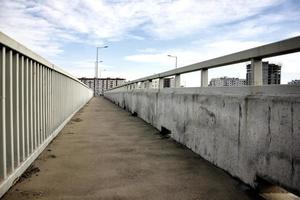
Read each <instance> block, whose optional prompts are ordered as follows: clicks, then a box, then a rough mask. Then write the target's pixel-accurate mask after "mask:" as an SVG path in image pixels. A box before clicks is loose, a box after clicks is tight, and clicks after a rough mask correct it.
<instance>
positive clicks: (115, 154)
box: [3, 98, 255, 200]
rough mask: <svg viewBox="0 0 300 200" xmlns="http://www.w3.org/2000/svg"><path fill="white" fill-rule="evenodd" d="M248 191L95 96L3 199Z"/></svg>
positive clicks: (212, 195) (213, 195) (225, 195)
mask: <svg viewBox="0 0 300 200" xmlns="http://www.w3.org/2000/svg"><path fill="white" fill-rule="evenodd" d="M246 189H247V187H246V186H244V185H243V184H241V183H240V182H238V181H237V180H235V179H233V178H232V177H230V176H229V175H228V174H226V173H225V172H224V171H223V170H221V169H219V168H216V167H214V166H213V165H212V164H210V163H209V162H207V161H205V160H204V159H202V158H201V157H199V156H198V155H196V154H195V153H193V152H192V151H190V150H188V149H187V148H185V147H183V146H182V145H180V144H178V143H176V142H174V140H172V139H170V138H169V139H168V138H166V137H162V136H161V135H159V132H158V131H157V130H156V129H155V128H153V127H152V126H151V125H149V124H147V123H145V122H144V121H142V120H141V119H139V118H137V117H134V116H132V115H131V114H130V113H128V112H126V111H124V110H122V109H121V108H119V107H117V106H116V105H114V104H112V103H111V102H109V101H107V100H104V99H103V98H93V99H92V100H91V101H90V102H89V103H88V104H87V105H86V106H85V107H84V108H83V109H82V110H80V111H79V112H78V113H77V114H76V115H75V116H74V117H73V119H72V120H71V121H70V122H69V123H68V124H67V125H66V127H65V128H64V129H63V130H62V131H61V133H60V134H59V136H58V137H57V138H56V139H55V140H54V141H53V142H52V143H51V144H50V145H49V146H48V147H47V148H46V149H45V151H44V152H43V153H42V154H41V155H40V156H39V158H38V159H37V160H36V161H35V162H34V163H33V165H32V166H31V167H30V169H29V170H27V172H26V173H25V174H24V175H23V177H21V179H20V180H19V181H18V182H17V184H16V185H15V186H13V187H12V188H11V189H10V191H9V192H8V193H7V194H6V195H5V196H4V197H3V200H14V199H15V200H23V199H45V200H46V199H49V200H50V199H70V200H71V199H72V200H74V199H75V200H76V199H92V200H94V199H97V200H101V199H108V200H109V199H115V200H116V199H130V200H134V199H153V200H159V199H162V200H168V199H172V200H176V199H180V200H184V199H191V200H196V199H199V200H200V199H201V200H205V199H207V200H213V199H222V200H226V199H228V200H234V199H237V200H241V199H252V198H253V199H254V198H255V197H250V196H249V194H248V192H247V191H246Z"/></svg>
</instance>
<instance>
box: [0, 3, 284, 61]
mask: <svg viewBox="0 0 300 200" xmlns="http://www.w3.org/2000/svg"><path fill="white" fill-rule="evenodd" d="M279 2H281V0H243V1H242V0H236V1H234V2H232V1H230V0H213V1H204V0H177V1H169V0H164V1H163V0H160V1H152V0H141V1H135V0H131V1H118V2H113V3H108V1H103V0H102V1H101V0H98V1H97V0H74V1H67V0H61V1H52V0H45V1H34V0H27V1H25V0H19V1H10V0H2V2H1V8H0V13H1V14H0V20H1V24H0V29H1V30H2V31H4V32H5V33H8V34H9V35H11V36H12V37H14V38H16V39H17V40H19V41H20V42H22V43H24V44H26V45H28V46H29V47H30V48H32V49H33V50H36V51H37V52H38V53H42V54H43V55H47V56H48V55H50V56H52V55H55V54H58V53H60V52H61V51H62V45H63V44H61V43H64V42H80V39H83V38H82V37H84V38H85V39H84V42H95V41H99V40H100V41H101V40H103V39H116V38H122V37H124V36H125V37H126V35H127V36H129V37H130V36H131V37H132V38H135V39H138V40H141V39H144V37H142V36H139V35H132V34H130V31H131V30H133V29H136V28H139V29H141V30H145V31H146V34H150V35H154V36H155V37H158V38H164V39H170V38H176V37H183V36H184V35H189V34H192V33H195V32H197V31H200V30H204V29H206V28H208V27H211V26H214V25H218V24H221V23H230V22H233V21H235V20H240V19H244V18H245V17H249V16H251V15H255V14H257V13H259V12H260V11H261V10H262V9H264V8H266V7H268V6H271V5H275V4H276V3H279ZM46 46H47V47H49V50H45V47H46Z"/></svg>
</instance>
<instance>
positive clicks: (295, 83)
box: [288, 79, 300, 85]
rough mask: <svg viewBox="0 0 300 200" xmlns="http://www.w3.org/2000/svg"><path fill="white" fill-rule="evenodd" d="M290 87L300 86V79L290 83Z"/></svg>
mask: <svg viewBox="0 0 300 200" xmlns="http://www.w3.org/2000/svg"><path fill="white" fill-rule="evenodd" d="M288 85H300V79H299V80H292V81H291V82H288Z"/></svg>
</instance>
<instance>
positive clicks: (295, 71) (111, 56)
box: [0, 0, 300, 86]
mask: <svg viewBox="0 0 300 200" xmlns="http://www.w3.org/2000/svg"><path fill="white" fill-rule="evenodd" d="M299 21H300V1H299V0H72V1H69V0H40V1H39V0H0V31H2V32H4V33H6V34H8V35H9V36H10V37H12V38H14V39H16V40H17V41H19V42H21V43H22V44H24V45H25V46H27V47H29V48H30V49H32V50H33V51H35V52H36V53H38V54H40V55H41V56H43V57H45V58H46V59H48V60H49V61H50V62H52V63H54V64H56V65H58V66H59V67H61V68H63V69H65V70H67V71H69V72H70V73H72V74H74V75H75V76H78V77H82V76H85V77H93V76H94V66H95V57H96V46H103V45H108V46H109V48H107V49H101V50H100V53H99V56H100V60H103V63H101V64H100V68H101V76H102V77H103V76H105V77H106V76H110V77H124V78H127V79H130V80H133V79H135V78H140V77H143V76H147V75H151V74H154V73H159V72H162V71H166V70H169V69H173V68H174V59H172V58H170V57H167V55H168V54H172V55H176V56H178V65H179V66H184V65H188V64H192V63H195V62H200V61H203V60H207V59H210V58H214V57H217V56H221V55H224V54H228V53H233V52H236V51H239V50H244V49H247V48H251V47H255V46H259V45H262V44H266V43H270V42H275V41H278V40H282V39H286V38H289V37H293V36H298V35H300V23H299ZM299 55H300V54H291V55H288V56H281V57H276V58H271V59H268V60H269V61H272V62H274V63H280V64H282V65H283V68H282V82H283V83H287V82H288V81H290V80H291V79H300V64H299V61H300V56H299ZM245 64H246V63H243V64H238V65H234V66H227V67H223V68H216V69H213V70H210V71H209V78H213V77H220V76H230V77H240V78H245V73H246V70H245ZM199 76H200V75H199V73H193V74H190V75H185V76H183V77H184V78H183V80H182V81H183V82H184V83H183V84H185V85H187V86H196V85H197V84H199V81H200V78H199Z"/></svg>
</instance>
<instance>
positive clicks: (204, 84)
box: [200, 69, 208, 87]
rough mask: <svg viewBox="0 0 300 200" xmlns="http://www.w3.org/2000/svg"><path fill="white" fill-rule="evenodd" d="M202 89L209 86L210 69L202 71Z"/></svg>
mask: <svg viewBox="0 0 300 200" xmlns="http://www.w3.org/2000/svg"><path fill="white" fill-rule="evenodd" d="M200 73H201V87H207V86H208V69H202V70H201V72H200Z"/></svg>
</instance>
